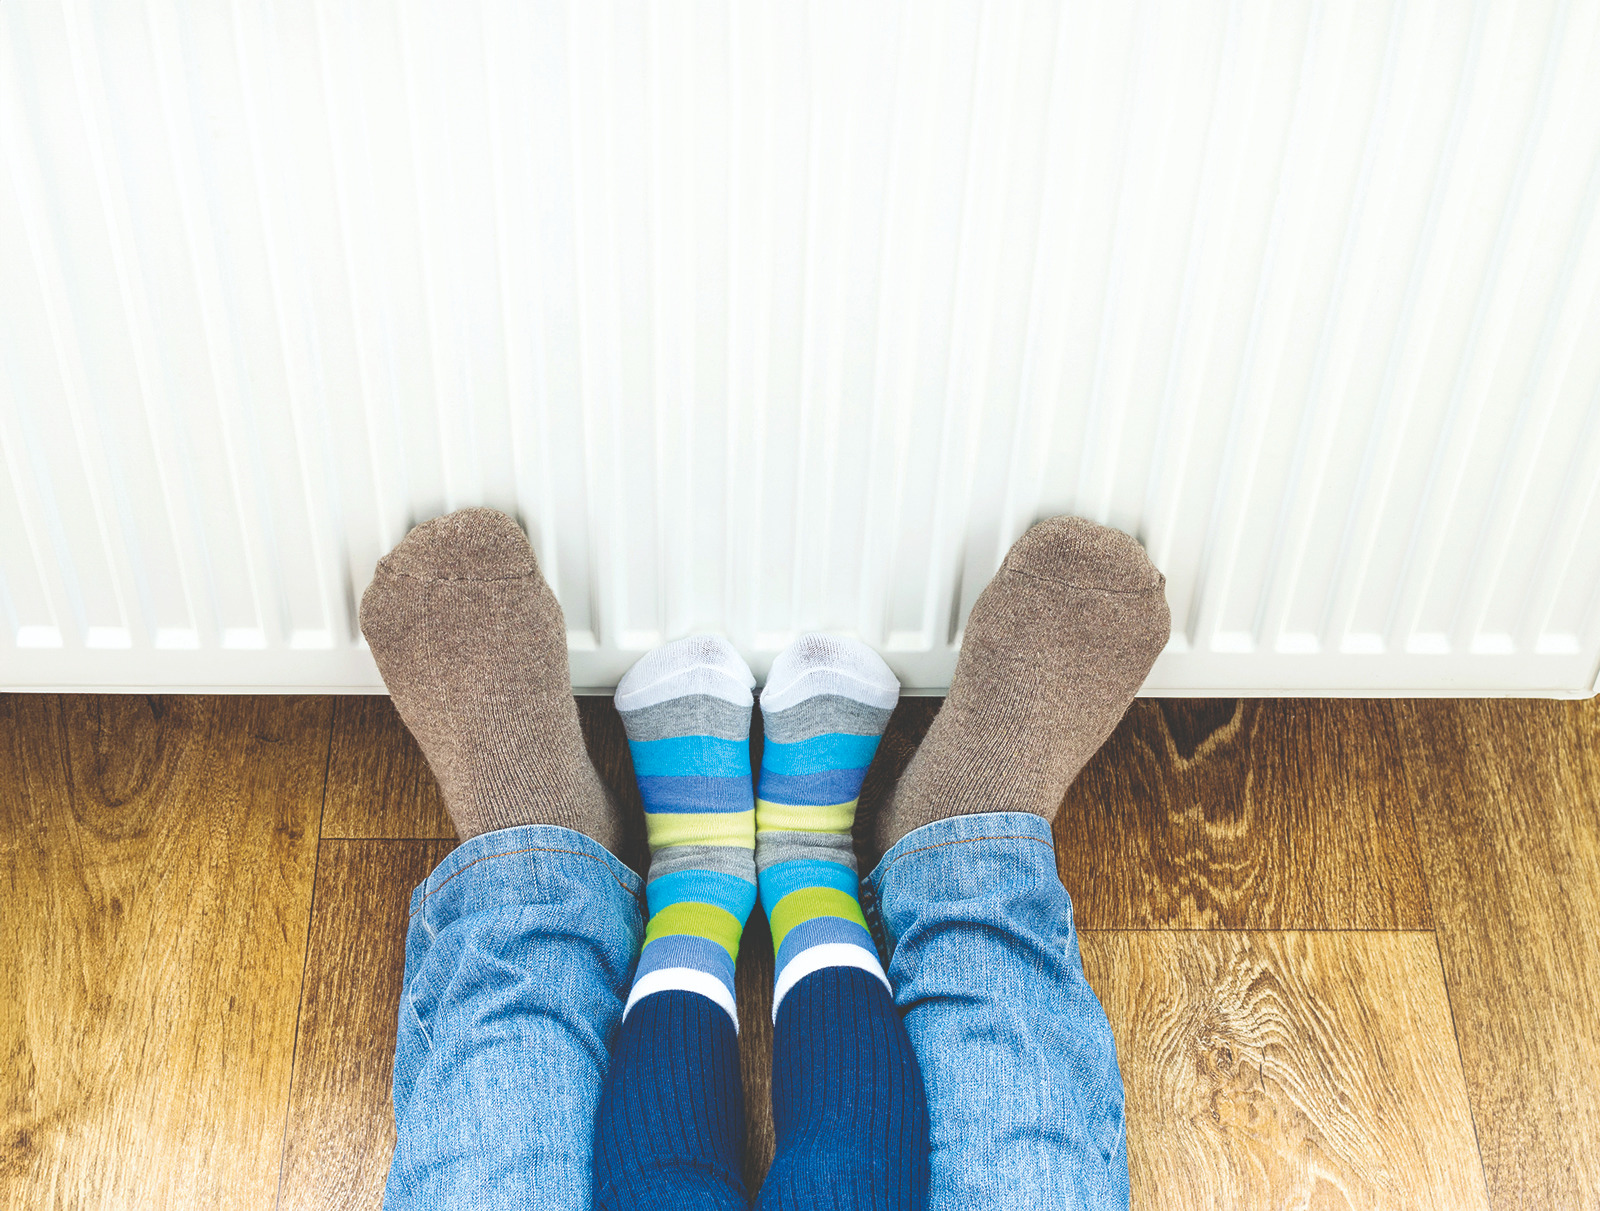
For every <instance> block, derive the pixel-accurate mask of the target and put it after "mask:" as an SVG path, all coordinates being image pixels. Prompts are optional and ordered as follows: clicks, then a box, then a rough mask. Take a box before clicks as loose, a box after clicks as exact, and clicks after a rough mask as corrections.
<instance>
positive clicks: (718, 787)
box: [638, 773, 849, 812]
mask: <svg viewBox="0 0 1600 1211" xmlns="http://www.w3.org/2000/svg"><path fill="white" fill-rule="evenodd" d="M638 781H639V797H640V798H641V799H643V800H644V810H645V811H646V812H747V811H750V810H751V809H752V808H754V807H755V805H756V801H755V798H754V797H753V795H752V791H753V789H754V788H753V787H751V785H750V775H749V774H748V773H746V774H744V775H743V776H742V777H734V778H702V777H699V776H698V775H690V774H685V775H683V776H681V777H673V776H671V775H667V774H646V775H641V776H640V778H639V780H638ZM848 797H849V796H846V798H848ZM841 802H843V800H841Z"/></svg>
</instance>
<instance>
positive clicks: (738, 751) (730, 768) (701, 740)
mask: <svg viewBox="0 0 1600 1211" xmlns="http://www.w3.org/2000/svg"><path fill="white" fill-rule="evenodd" d="M628 751H629V752H631V753H632V754H633V772H634V773H635V774H636V775H638V776H639V777H641V778H649V777H654V776H657V775H663V774H664V775H669V776H673V777H682V776H683V775H685V774H699V775H702V776H705V777H712V778H739V777H745V778H748V777H749V776H750V742H749V741H748V740H724V739H723V738H722V737H720V736H669V737H667V738H666V739H665V740H630V741H628Z"/></svg>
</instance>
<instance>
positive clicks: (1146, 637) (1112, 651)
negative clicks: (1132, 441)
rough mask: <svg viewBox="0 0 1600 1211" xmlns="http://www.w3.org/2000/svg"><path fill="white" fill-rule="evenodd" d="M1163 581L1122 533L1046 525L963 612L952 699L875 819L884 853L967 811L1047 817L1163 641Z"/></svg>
mask: <svg viewBox="0 0 1600 1211" xmlns="http://www.w3.org/2000/svg"><path fill="white" fill-rule="evenodd" d="M1165 585H1166V578H1165V577H1163V576H1162V575H1161V573H1160V572H1158V571H1156V569H1155V567H1154V566H1152V564H1151V563H1150V560H1149V559H1148V558H1146V556H1145V553H1144V551H1143V549H1142V548H1141V547H1140V546H1139V544H1138V543H1136V542H1135V541H1134V540H1133V539H1131V538H1129V537H1128V536H1127V535H1126V534H1122V533H1119V532H1118V531H1116V530H1109V529H1107V528H1106V527H1104V526H1097V525H1095V524H1094V523H1092V522H1087V521H1084V520H1082V519H1081V518H1076V517H1053V518H1051V519H1049V520H1048V521H1042V522H1040V523H1039V524H1038V525H1036V526H1034V527H1033V528H1032V529H1031V530H1029V531H1028V532H1027V533H1026V534H1024V535H1023V536H1022V537H1021V538H1019V539H1018V540H1017V541H1016V543H1015V544H1014V545H1013V546H1012V548H1011V550H1010V552H1008V553H1007V555H1006V559H1005V562H1004V563H1003V564H1002V565H1001V567H1000V570H999V571H998V572H997V573H995V577H994V579H993V580H991V581H990V582H989V587H988V588H986V589H984V591H983V593H982V595H981V596H980V597H979V598H978V600H977V602H976V603H975V604H974V605H973V607H972V613H971V615H970V616H969V617H968V619H967V628H966V633H965V635H964V637H963V639H962V643H961V658H960V660H959V661H958V662H957V663H956V672H955V677H954V678H953V679H952V680H951V683H950V694H949V696H948V697H947V698H946V699H945V702H944V706H942V707H941V708H940V710H939V713H938V715H937V716H935V718H934V721H933V725H932V727H930V728H929V729H928V734H927V736H926V737H925V738H924V739H923V741H922V745H921V747H920V748H918V750H917V754H916V756H915V757H913V758H912V759H911V764H910V765H909V766H908V767H907V768H906V772H905V773H904V774H903V775H902V776H901V778H900V782H899V785H898V786H897V787H896V789H895V793H894V797H893V798H892V799H891V800H890V802H889V806H888V807H887V808H886V809H885V810H884V812H883V815H882V816H881V817H880V818H879V821H878V829H877V839H878V843H879V845H880V847H881V849H888V848H889V846H891V845H893V844H894V843H895V842H896V841H898V840H899V839H900V838H901V837H903V836H905V835H906V834H907V833H909V832H910V831H911V830H912V829H914V828H920V827H921V826H922V825H924V824H930V823H932V822H933V821H935V820H940V819H943V818H945V817H947V816H961V815H971V814H973V813H976V812H1033V813H1034V814H1035V815H1039V816H1043V817H1044V818H1045V819H1046V820H1049V819H1053V818H1054V816H1055V814H1056V811H1057V809H1058V808H1059V807H1060V805H1061V800H1062V798H1063V797H1064V796H1065V795H1066V791H1067V786H1068V784H1069V783H1071V781H1072V780H1073V778H1075V777H1077V774H1078V771H1079V770H1080V769H1082V768H1083V765H1084V763H1085V762H1086V761H1088V760H1089V758H1090V757H1091V756H1092V755H1093V754H1094V751H1095V750H1096V749H1097V748H1099V747H1100V745H1101V744H1102V743H1104V741H1105V738H1106V737H1107V736H1109V735H1110V734H1111V731H1112V729H1113V728H1115V727H1116V726H1117V721H1118V720H1119V719H1121V718H1122V716H1123V714H1124V713H1125V712H1126V711H1127V709H1128V707H1129V705H1130V704H1131V703H1132V702H1133V695H1134V693H1135V691H1137V690H1138V688H1139V686H1140V685H1141V684H1142V683H1143V682H1144V679H1145V676H1146V674H1148V673H1149V672H1150V666H1151V665H1152V664H1153V663H1155V658H1156V656H1157V655H1159V654H1160V652H1161V649H1162V648H1163V647H1164V646H1165V645H1166V642H1167V636H1168V634H1169V631H1170V626H1171V619H1170V616H1169V614H1168V612H1167V601H1166V597H1165V595H1164V594H1163V589H1164V587H1165Z"/></svg>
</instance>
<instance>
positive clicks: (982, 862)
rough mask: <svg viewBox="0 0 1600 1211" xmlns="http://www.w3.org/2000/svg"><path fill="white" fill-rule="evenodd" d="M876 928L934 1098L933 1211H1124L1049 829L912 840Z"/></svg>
mask: <svg viewBox="0 0 1600 1211" xmlns="http://www.w3.org/2000/svg"><path fill="white" fill-rule="evenodd" d="M867 893H868V894H867V896H866V899H867V900H868V901H869V903H868V904H867V906H866V913H867V918H868V921H869V922H870V923H871V924H872V925H873V926H874V929H875V931H876V932H878V933H879V934H880V935H881V941H882V942H883V943H884V944H885V946H886V948H887V950H888V952H889V955H890V962H889V978H890V981H891V982H892V983H893V984H894V987H895V1001H896V1003H897V1004H898V1005H899V1007H900V1009H901V1011H902V1012H903V1013H904V1014H905V1024H906V1028H907V1030H908V1031H909V1032H910V1035H911V1044H912V1047H913V1049H914V1050H915V1051H916V1055H917V1061H918V1063H919V1064H920V1065H921V1068H922V1079H923V1081H924V1083H925V1084H926V1086H927V1091H928V1115H929V1126H930V1136H931V1143H932V1150H933V1155H932V1173H931V1181H930V1189H929V1200H928V1206H929V1208H930V1211H956V1209H958V1208H959V1209H963V1211H964V1209H966V1208H973V1207H1003V1208H1007V1209H1008V1211H1032V1209H1033V1208H1040V1209H1043V1208H1050V1209H1051V1211H1055V1209H1056V1208H1063V1207H1084V1208H1090V1207H1093V1208H1100V1207H1126V1206H1127V1205H1128V1159H1127V1141H1126V1134H1125V1130H1124V1123H1123V1116H1122V1078H1121V1075H1120V1074H1119V1072H1118V1070H1117V1056H1116V1048H1115V1046H1114V1045H1113V1043H1112V1039H1111V1026H1110V1023H1109V1022H1107V1021H1106V1015H1105V1012H1104V1011H1103V1010H1102V1009H1101V1008H1100V1002H1099V1001H1098V1000H1096V999H1095V995H1094V993H1093V991H1091V989H1090V988H1089V985H1088V982H1087V981H1086V980H1085V979H1084V975H1083V964H1082V962H1081V960H1080V959H1079V957H1078V939H1077V935H1076V934H1075V932H1074V931H1073V926H1072V903H1071V901H1070V900H1069V899H1068V898H1067V893H1066V889H1065V888H1063V887H1062V886H1061V880H1060V878H1059V877H1058V876H1057V874H1056V862H1055V849H1054V847H1053V845H1052V843H1051V838H1050V826H1049V825H1048V824H1046V823H1045V822H1044V821H1043V820H1042V819H1040V818H1039V817H1038V816H1034V815H1030V814H1027V813H1019V812H996V813H991V814H987V815H979V816H956V817H954V818H952V819H948V820H940V821H937V822H935V823H933V824H929V825H926V826H924V827H922V828H919V829H917V830H916V831H915V832H912V833H909V834H908V835H907V836H905V837H903V838H901V840H900V841H899V842H897V843H896V844H895V845H894V847H893V848H891V849H890V850H889V852H888V853H887V854H885V855H884V857H883V861H882V862H880V863H879V864H878V866H877V868H876V869H875V870H874V871H873V872H872V874H871V875H870V876H869V878H868V880H867Z"/></svg>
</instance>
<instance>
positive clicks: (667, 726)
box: [618, 694, 750, 740]
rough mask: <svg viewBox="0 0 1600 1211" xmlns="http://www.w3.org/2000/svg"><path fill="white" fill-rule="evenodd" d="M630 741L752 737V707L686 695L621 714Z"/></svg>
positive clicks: (703, 696)
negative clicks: (696, 737)
mask: <svg viewBox="0 0 1600 1211" xmlns="http://www.w3.org/2000/svg"><path fill="white" fill-rule="evenodd" d="M618 713H619V714H621V716H622V726H623V728H624V730H626V731H627V733H628V739H629V740H666V739H668V738H669V737H671V736H720V737H721V738H722V739H724V740H747V739H749V737H750V708H749V707H747V706H734V704H733V703H731V702H729V701H728V700H727V699H726V698H718V697H716V696H715V695H714V694H685V695H684V696H683V697H682V698H669V699H667V701H665V702H658V703H656V704H655V705H654V706H642V707H640V708H639V709H638V710H636V711H620V712H618Z"/></svg>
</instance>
